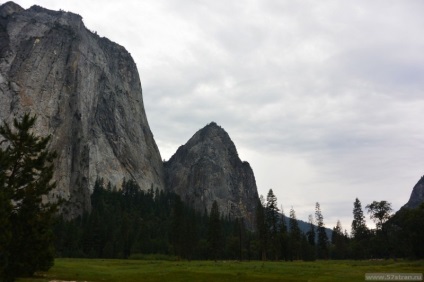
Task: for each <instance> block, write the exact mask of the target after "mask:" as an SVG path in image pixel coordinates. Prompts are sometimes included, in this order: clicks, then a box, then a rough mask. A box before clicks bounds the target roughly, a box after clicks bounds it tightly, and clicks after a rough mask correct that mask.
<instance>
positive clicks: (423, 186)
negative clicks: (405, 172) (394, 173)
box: [403, 176, 424, 209]
mask: <svg viewBox="0 0 424 282" xmlns="http://www.w3.org/2000/svg"><path fill="white" fill-rule="evenodd" d="M421 203H424V176H422V177H421V178H420V180H419V181H418V182H417V184H415V186H414V188H413V189H412V193H411V197H410V198H409V201H408V202H407V203H406V204H405V205H404V206H403V208H409V209H413V208H416V207H418V206H419V205H420V204H421Z"/></svg>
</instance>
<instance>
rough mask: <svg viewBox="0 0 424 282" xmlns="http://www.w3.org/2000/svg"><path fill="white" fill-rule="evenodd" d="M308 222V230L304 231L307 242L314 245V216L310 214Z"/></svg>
mask: <svg viewBox="0 0 424 282" xmlns="http://www.w3.org/2000/svg"><path fill="white" fill-rule="evenodd" d="M308 222H309V230H308V232H306V237H307V239H308V243H309V245H311V246H315V240H316V239H315V237H316V236H315V224H314V218H313V217H312V214H310V215H309V217H308Z"/></svg>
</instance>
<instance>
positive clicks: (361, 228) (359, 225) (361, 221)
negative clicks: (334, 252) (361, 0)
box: [352, 198, 368, 240]
mask: <svg viewBox="0 0 424 282" xmlns="http://www.w3.org/2000/svg"><path fill="white" fill-rule="evenodd" d="M367 233H368V228H367V225H366V223H365V216H364V212H363V211H362V204H361V201H359V199H358V198H356V199H355V202H354V203H353V221H352V238H353V239H355V240H362V239H364V238H366V237H367Z"/></svg>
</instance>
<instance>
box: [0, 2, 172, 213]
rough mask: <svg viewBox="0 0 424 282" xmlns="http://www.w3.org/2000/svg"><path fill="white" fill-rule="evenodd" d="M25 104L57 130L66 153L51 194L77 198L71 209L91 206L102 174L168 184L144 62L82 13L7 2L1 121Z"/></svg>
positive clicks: (0, 11) (1, 25) (0, 59)
mask: <svg viewBox="0 0 424 282" xmlns="http://www.w3.org/2000/svg"><path fill="white" fill-rule="evenodd" d="M23 112H31V113H32V114H36V115H37V116H38V120H37V127H36V133H41V134H45V133H50V134H52V144H51V147H52V149H55V150H56V151H57V152H58V154H59V157H58V160H57V163H56V168H57V169H56V173H55V176H54V178H55V180H56V181H57V184H58V185H57V190H56V191H55V193H54V195H50V196H51V197H56V196H58V195H60V196H61V197H64V198H65V199H70V201H71V202H72V203H73V207H72V208H71V211H69V212H70V213H71V214H72V213H73V214H75V213H79V212H81V210H83V209H89V208H90V204H89V195H90V189H91V188H92V187H93V184H94V182H95V180H96V179H97V178H98V177H100V178H104V180H105V181H110V182H111V183H112V184H113V185H116V186H118V187H119V186H120V184H121V183H122V180H123V178H126V179H133V180H135V181H136V182H137V183H138V184H139V185H140V187H142V189H148V188H151V187H154V188H159V189H163V188H164V181H163V179H164V175H163V164H162V160H161V157H160V153H159V150H158V148H157V146H156V143H155V141H154V139H153V135H152V133H151V131H150V128H149V125H148V122H147V118H146V114H145V111H144V105H143V97H142V90H141V84H140V79H139V74H138V71H137V68H136V65H135V63H134V61H133V59H132V58H131V56H130V54H129V53H128V52H127V51H126V50H125V49H124V48H123V47H121V46H119V45H117V44H116V43H113V42H111V41H109V40H108V39H106V38H100V37H99V36H97V35H96V34H94V33H92V32H90V31H89V30H87V29H86V28H85V26H84V24H83V22H82V18H81V17H80V16H79V15H75V14H72V13H67V12H62V11H60V12H56V11H50V10H47V9H44V8H41V7H38V6H33V7H31V8H30V9H28V10H24V9H22V8H21V7H20V6H18V5H16V4H15V3H13V2H7V3H5V4H3V5H2V6H0V121H1V122H3V121H6V122H10V121H11V120H12V119H13V118H14V117H16V116H20V115H22V113H23Z"/></svg>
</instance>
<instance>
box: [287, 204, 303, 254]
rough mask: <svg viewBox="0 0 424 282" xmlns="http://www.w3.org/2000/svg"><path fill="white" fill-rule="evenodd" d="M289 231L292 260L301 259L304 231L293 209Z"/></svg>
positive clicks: (291, 210)
mask: <svg viewBox="0 0 424 282" xmlns="http://www.w3.org/2000/svg"><path fill="white" fill-rule="evenodd" d="M289 231H290V233H289V253H290V260H298V259H301V243H302V242H301V241H302V231H301V230H300V228H299V223H298V222H297V218H296V213H295V211H294V209H293V207H292V208H291V209H290V219H289Z"/></svg>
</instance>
